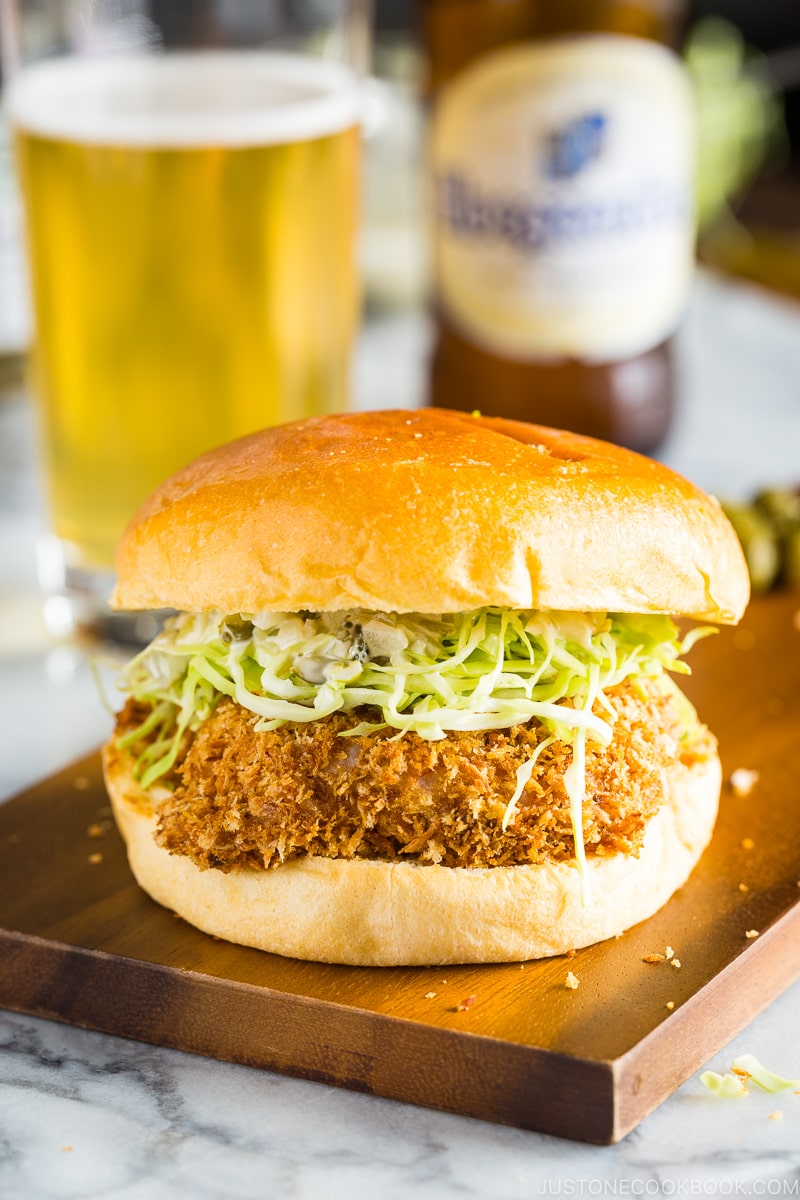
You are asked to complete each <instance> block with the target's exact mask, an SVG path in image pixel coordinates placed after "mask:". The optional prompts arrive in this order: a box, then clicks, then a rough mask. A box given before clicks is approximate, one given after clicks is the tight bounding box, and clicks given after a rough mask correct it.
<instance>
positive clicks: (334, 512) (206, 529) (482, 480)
mask: <svg viewBox="0 0 800 1200" xmlns="http://www.w3.org/2000/svg"><path fill="white" fill-rule="evenodd" d="M117 576H118V580H117V586H116V590H115V592H114V596H113V600H112V603H113V604H114V606H115V607H117V608H126V609H147V608H176V609H181V610H185V611H203V610H208V609H218V610H222V611H224V612H228V613H252V612H259V611H264V610H267V611H297V610H299V609H306V608H308V609H315V610H323V611H339V610H344V609H350V608H365V609H372V610H377V611H383V612H392V611H394V612H423V613H447V612H465V611H469V610H471V609H475V608H479V607H482V606H488V605H491V606H499V607H507V608H520V609H561V610H567V611H573V612H607V611H610V612H626V613H651V612H652V613H655V612H665V613H672V614H678V615H684V616H691V617H695V618H698V619H701V620H712V621H717V622H725V623H727V622H735V621H737V620H738V619H739V617H740V616H741V614H742V612H743V610H744V607H745V604H746V602H747V598H748V592H749V585H748V576H747V569H746V566H745V563H744V559H743V556H742V552H741V550H740V547H739V543H738V541H737V539H736V535H735V534H734V532H733V529H732V528H731V526H730V525H729V523H728V521H727V519H726V518H725V516H724V515H723V513H722V510H721V508H720V506H719V504H718V503H717V502H716V501H715V500H714V499H713V498H710V497H709V496H707V495H705V494H704V493H703V492H701V491H700V490H699V489H698V488H696V487H694V486H693V485H692V484H690V483H688V482H687V481H686V480H685V479H682V478H681V477H680V476H679V475H676V474H675V473H674V472H673V471H670V470H668V469H667V468H666V467H664V466H662V465H660V464H658V463H656V462H653V461H651V460H650V459H647V458H644V457H642V456H641V455H638V454H635V453H633V452H632V451H629V450H623V449H620V448H619V447H617V446H612V445H610V444H608V443H606V442H601V441H597V440H596V439H594V438H588V437H580V436H578V435H577V434H572V433H565V432H562V431H559V430H554V429H547V428H544V427H541V426H535V425H526V424H523V423H521V422H518V421H506V420H502V419H499V418H488V417H480V416H478V415H475V416H470V415H468V414H465V413H457V412H444V411H438V410H436V409H422V410H419V411H398V412H376V413H352V414H346V415H341V416H331V417H316V418H312V419H310V420H305V421H298V422H295V423H294V424H290V425H284V426H279V427H277V428H272V429H266V430H263V431H262V432H260V433H256V434H253V435H251V436H250V437H246V438H242V439H241V440H240V441H236V442H233V443H231V444H229V445H226V446H223V447H221V448H220V449H218V450H214V451H212V452H211V453H210V454H206V455H205V456H203V457H202V458H199V459H197V460H196V461H195V462H193V463H190V464H189V465H188V466H187V467H184V468H183V470H181V471H178V472H177V474H175V475H173V476H172V478H171V479H169V480H168V481H167V482H166V483H165V484H164V485H163V486H162V487H160V488H159V489H158V490H157V491H156V492H155V493H154V495H153V496H152V497H151V498H150V499H149V500H148V501H147V502H146V503H145V504H144V505H143V506H142V507H141V509H140V510H139V512H138V513H137V514H136V516H135V517H134V519H133V521H132V522H131V523H130V525H129V526H128V529H127V531H126V532H125V534H124V536H123V538H122V542H121V544H120V547H119V551H118V556H117ZM318 869H325V870H330V869H331V868H329V867H326V868H318V867H316V866H315V867H314V870H318ZM359 869H361V870H362V873H364V874H365V872H363V869H362V868H359ZM398 869H399V868H398ZM427 869H428V868H426V870H427ZM403 871H405V868H403V870H402V871H401V873H400V875H401V877H403V878H404V877H405V876H404V874H403ZM415 877H416V876H415V875H414V874H412V875H411V876H409V878H415ZM220 886H222V885H220Z"/></svg>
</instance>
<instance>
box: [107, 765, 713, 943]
mask: <svg viewBox="0 0 800 1200" xmlns="http://www.w3.org/2000/svg"><path fill="white" fill-rule="evenodd" d="M103 761H104V769H105V775H106V783H107V787H108V792H109V796H110V797H111V803H112V807H113V810H114V815H115V818H116V821H117V824H118V826H119V829H120V831H121V833H122V836H123V838H124V840H125V842H126V843H127V849H128V859H129V861H130V865H131V869H132V871H133V874H134V876H135V877H136V880H137V882H138V883H139V885H140V886H141V887H142V888H143V889H144V890H145V891H146V892H148V893H149V895H150V896H151V897H152V898H153V899H154V900H157V901H158V902H159V903H160V904H163V905H164V906H165V907H166V908H169V909H171V910H172V911H173V912H176V913H177V914H178V915H179V916H181V917H183V918H184V919H185V920H186V921H188V922H189V923H190V924H192V925H194V926H196V927H197V928H198V929H202V930H204V931H205V932H206V933H210V934H214V935H215V936H217V937H220V938H224V939H226V940H227V941H232V942H239V943H241V944H242V945H246V946H255V947H256V948H257V949H260V950H268V951H272V952H273V953H276V954H283V955H287V956H291V957H293V958H304V959H312V960H315V961H318V962H335V963H345V964H351V965H355V966H401V965H405V966H423V965H433V964H445V963H488V962H510V961H516V960H525V959H531V958H543V957H547V956H549V955H554V954H564V953H566V952H567V951H568V950H575V949H579V948H580V947H581V946H587V945H590V944H592V943H593V942H598V941H601V940H603V939H605V938H609V937H614V936H615V935H617V934H619V933H622V932H623V931H624V930H625V929H628V928H630V927H631V926H632V925H636V924H638V922H639V921H643V920H644V919H645V918H646V917H649V916H651V915H652V914H653V913H654V912H656V910H657V909H659V908H661V906H662V905H663V904H665V903H666V901H667V900H668V899H669V897H670V896H671V895H672V893H673V892H674V891H675V890H676V888H678V887H680V886H681V884H683V883H684V882H685V880H686V878H687V876H688V875H689V873H690V871H691V870H692V868H693V867H694V865H695V863H696V862H697V860H698V859H699V857H700V855H701V854H702V852H703V849H704V848H705V846H706V844H707V843H708V841H709V839H710V837H711V832H712V829H713V826H714V820H715V818H716V813H717V801H718V797H719V792H720V784H721V769H720V763H719V759H718V758H717V756H716V754H711V755H709V756H708V757H705V758H703V759H701V760H698V761H696V762H695V763H694V764H693V765H692V766H687V765H685V764H683V763H681V762H680V761H677V760H676V761H675V763H674V765H673V766H672V767H671V769H670V771H669V773H668V777H667V778H666V780H665V792H664V803H663V805H662V807H661V808H660V809H659V810H658V812H657V813H656V814H655V816H653V817H651V818H650V820H649V822H648V826H647V829H646V833H645V839H644V845H643V847H642V850H641V853H640V855H639V857H638V858H637V857H633V856H631V855H629V854H623V853H617V854H613V855H609V856H607V857H593V858H590V859H589V861H588V864H587V868H586V870H587V876H588V884H589V891H590V899H589V902H588V903H586V904H584V903H583V899H582V891H581V876H580V872H579V871H578V870H577V868H576V866H575V865H574V863H567V862H546V863H542V864H537V865H531V866H511V867H488V868H483V869H464V868H460V867H443V866H435V865H424V866H421V865H417V864H415V863H411V862H379V861H375V860H370V859H337V858H320V857H305V858H296V859H292V860H290V861H289V862H286V863H284V864H283V865H282V866H280V867H277V868H275V869H272V870H266V871H264V870H256V869H251V868H238V869H235V870H232V871H230V872H227V873H224V872H222V871H219V870H214V869H210V870H201V869H200V868H199V867H198V866H196V865H195V863H194V862H193V861H192V860H191V859H190V858H187V857H186V856H184V855H180V854H170V853H169V852H168V851H167V850H165V849H162V848H161V847H160V846H159V845H158V844H157V843H156V841H155V840H154V837H153V833H154V831H155V826H156V816H155V805H156V803H157V801H158V798H159V790H158V789H151V791H150V792H144V791H143V790H142V788H141V787H140V786H139V784H138V783H137V782H136V781H135V779H134V777H133V773H132V760H131V758H130V757H129V755H127V753H126V752H125V751H123V750H120V749H119V748H118V747H117V746H115V745H114V743H113V742H110V743H109V744H108V745H107V746H106V747H105V750H104V754H103Z"/></svg>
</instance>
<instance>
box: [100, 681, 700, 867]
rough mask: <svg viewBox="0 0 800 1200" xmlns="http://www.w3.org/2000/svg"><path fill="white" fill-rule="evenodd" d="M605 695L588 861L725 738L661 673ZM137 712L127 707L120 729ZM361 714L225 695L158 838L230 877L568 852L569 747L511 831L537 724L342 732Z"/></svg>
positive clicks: (593, 753)
mask: <svg viewBox="0 0 800 1200" xmlns="http://www.w3.org/2000/svg"><path fill="white" fill-rule="evenodd" d="M607 699H608V702H609V703H610V707H611V712H610V713H606V714H605V715H606V716H607V717H608V719H609V721H610V723H611V724H612V727H613V737H612V739H611V742H610V744H609V745H608V746H606V747H601V746H599V745H596V744H592V743H589V744H588V745H587V756H586V801H585V804H584V816H583V837H584V843H585V847H586V853H587V855H589V856H592V855H596V856H604V855H610V854H614V853H616V852H617V851H622V852H624V853H627V854H634V855H635V854H636V853H637V852H638V850H639V849H640V847H641V844H642V839H643V836H644V829H645V825H646V822H647V820H648V818H649V817H651V816H652V815H653V813H654V812H656V811H657V809H658V808H659V806H660V804H661V802H662V800H663V795H664V783H663V779H664V774H665V772H666V771H667V769H668V768H669V767H670V765H671V764H672V763H674V762H675V761H676V760H682V761H684V762H686V763H691V762H693V761H696V760H699V759H702V758H704V757H707V756H708V755H709V754H713V752H714V747H715V743H714V739H713V738H712V737H711V735H710V734H709V733H708V732H707V731H706V730H705V729H704V728H703V727H702V726H700V725H699V724H698V723H697V722H696V720H695V719H694V717H693V714H692V716H691V717H690V718H689V719H688V721H687V715H686V711H685V708H686V705H685V702H684V704H683V705H682V706H681V705H680V704H679V703H678V702H677V701H676V698H675V696H674V694H673V693H672V692H671V691H670V690H669V689H665V688H664V686H663V682H653V681H648V682H646V683H641V682H640V683H638V684H635V683H632V682H626V683H624V684H622V685H620V686H619V687H617V688H615V689H613V690H612V691H610V692H609V693H608V695H607ZM604 712H605V710H604ZM366 715H369V714H366ZM142 716H143V714H142V709H141V706H140V705H135V704H132V703H131V702H129V704H128V705H127V706H126V708H125V709H124V710H123V712H122V713H121V715H120V719H119V725H118V732H120V733H124V732H126V731H127V730H128V729H130V728H135V727H136V726H137V725H138V724H140V723H141V720H142ZM364 716H365V714H364V713H363V712H361V713H352V714H349V715H347V716H343V715H340V714H333V715H332V716H329V717H326V718H324V719H322V720H317V721H312V722H309V723H308V724H299V723H287V724H286V725H284V726H283V727H281V728H279V729H276V730H271V731H259V730H258V729H257V728H256V725H257V720H258V719H257V717H256V716H254V714H252V713H250V712H248V711H247V710H245V709H243V708H242V707H240V706H239V705H237V704H235V703H234V702H233V701H231V700H229V699H227V698H226V699H223V700H222V701H221V702H220V703H219V705H218V706H217V708H216V709H215V711H214V713H213V714H212V715H211V716H210V717H209V718H208V719H207V720H206V721H205V722H204V723H203V724H202V726H201V727H200V728H199V729H198V730H197V732H196V733H195V734H193V735H187V737H186V739H185V741H184V745H183V747H182V751H181V754H180V756H179V761H178V763H177V764H176V767H175V769H174V772H173V776H172V780H171V782H172V785H173V790H172V791H170V792H168V793H164V798H163V799H161V801H160V802H159V804H158V810H157V813H158V823H157V830H156V834H155V836H156V841H157V842H158V844H159V845H160V846H162V847H163V848H164V849H166V850H168V851H170V852H171V853H173V854H179V855H185V856H188V857H189V858H190V859H192V860H193V861H194V862H195V863H196V864H197V865H198V866H200V867H203V868H207V867H214V868H217V869H219V870H222V871H229V870H231V869H232V868H235V867H243V866H249V867H256V868H261V869H263V868H270V867H275V866H278V865H279V864H281V863H283V862H286V861H287V860H289V859H292V858H296V857H298V856H302V855H315V856H321V857H326V858H341V859H353V858H367V859H381V860H386V861H397V860H414V861H416V862H419V863H421V864H432V863H436V864H440V865H443V866H447V867H496V866H511V865H515V864H522V863H540V862H544V861H548V860H549V861H555V862H559V861H565V860H569V859H571V858H573V857H574V854H575V847H574V838H573V833H572V824H571V819H570V805H569V797H568V795H567V791H566V788H565V785H564V773H565V771H566V770H567V768H568V767H569V765H570V762H571V760H572V755H571V750H570V748H569V747H567V746H565V745H564V744H563V743H561V742H558V741H556V742H553V743H552V744H551V745H548V746H546V747H544V748H543V749H542V751H541V752H540V754H539V756H538V758H537V760H536V764H535V767H534V770H533V772H532V774H531V777H530V780H529V781H528V783H527V785H526V786H525V788H524V790H523V792H522V795H521V797H520V799H519V801H518V803H517V805H516V811H515V812H514V813H513V815H512V816H511V819H510V820H509V822H508V826H507V828H506V829H505V830H504V829H503V819H504V816H505V815H506V809H507V806H508V803H509V801H510V799H511V797H512V795H513V794H514V791H515V788H516V784H517V776H516V772H517V769H518V768H519V767H521V766H522V765H523V764H524V763H525V762H527V761H528V760H529V759H530V757H531V755H532V753H533V751H534V750H535V749H536V747H537V745H539V743H540V742H541V741H542V740H543V739H544V738H545V737H546V732H545V730H544V729H543V727H542V726H541V725H540V724H539V723H538V722H537V721H530V722H529V723H527V724H525V725H515V726H513V727H511V728H510V729H494V730H488V731H484V732H477V733H450V734H448V735H447V737H445V738H443V739H440V740H436V741H428V740H425V739H423V738H421V737H420V736H419V735H418V734H416V733H407V734H404V735H403V736H402V737H401V738H398V737H396V736H393V734H394V731H393V730H391V729H382V730H378V731H376V732H374V733H369V734H363V733H360V734H357V735H352V736H347V730H348V729H350V728H352V727H353V726H355V725H356V724H357V723H358V722H359V721H360V720H361V719H363V718H364Z"/></svg>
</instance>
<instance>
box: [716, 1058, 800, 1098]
mask: <svg viewBox="0 0 800 1200" xmlns="http://www.w3.org/2000/svg"><path fill="white" fill-rule="evenodd" d="M731 1070H732V1071H735V1072H736V1074H737V1075H739V1076H740V1077H742V1076H744V1077H746V1078H747V1079H752V1081H753V1083H755V1084H756V1085H757V1086H758V1087H760V1088H761V1090H762V1091H764V1092H785V1091H786V1090H787V1089H788V1088H798V1087H800V1079H784V1078H783V1076H782V1075H776V1074H775V1072H774V1071H770V1070H768V1068H767V1067H762V1065H761V1063H760V1062H759V1061H758V1059H757V1058H756V1056H755V1054H740V1055H739V1057H738V1058H735V1059H734V1060H733V1062H732V1063H731Z"/></svg>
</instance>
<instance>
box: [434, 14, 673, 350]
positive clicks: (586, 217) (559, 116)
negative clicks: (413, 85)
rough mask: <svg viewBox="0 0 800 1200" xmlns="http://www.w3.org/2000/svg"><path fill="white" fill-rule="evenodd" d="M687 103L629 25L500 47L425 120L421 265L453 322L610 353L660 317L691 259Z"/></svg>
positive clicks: (481, 337) (633, 346)
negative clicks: (425, 262) (429, 236)
mask: <svg viewBox="0 0 800 1200" xmlns="http://www.w3.org/2000/svg"><path fill="white" fill-rule="evenodd" d="M692 115H693V114H692V101H691V95H690V93H689V89H688V85H687V83H686V80H685V77H684V74H683V71H682V68H681V66H680V62H679V60H678V59H677V58H676V57H675V56H674V55H673V54H671V53H670V51H669V50H666V49H665V48H664V47H662V46H659V45H656V44H655V43H651V42H646V41H643V40H641V39H639V38H629V37H620V36H612V35H592V36H581V37H574V38H563V39H560V38H559V39H554V40H553V41H549V42H537V43H535V44H530V45H528V44H522V45H518V46H510V47H507V48H504V49H502V50H499V51H496V52H494V53H492V54H490V55H488V56H487V57H486V58H483V59H480V60H479V61H478V62H477V63H475V64H474V65H472V66H471V67H469V68H468V69H467V70H466V71H465V72H463V73H462V74H461V75H460V76H458V77H457V79H456V80H454V81H453V83H451V84H450V85H449V86H448V87H447V88H446V89H445V91H444V92H443V94H442V96H441V98H440V100H439V102H438V104H437V109H436V113H435V117H434V121H433V128H432V133H431V155H432V166H433V180H434V189H435V194H434V197H433V210H434V223H435V237H434V244H435V254H436V277H437V288H438V292H439V299H440V303H441V304H442V306H443V309H444V311H445V313H446V314H447V315H448V316H449V317H450V319H451V320H452V321H453V323H454V324H455V325H456V326H457V327H459V328H460V329H461V330H462V331H463V332H464V334H465V335H466V336H469V337H471V338H473V340H475V341H476V342H478V343H479V344H482V345H483V346H485V347H486V348H487V349H489V350H493V351H494V352H496V353H498V354H501V355H506V356H508V357H512V358H519V359H560V358H565V357H570V358H580V359H584V360H594V361H599V362H603V361H611V360H614V359H619V358H628V357H632V356H633V355H636V354H639V353H644V352H645V351H646V350H649V349H651V348H652V347H653V346H656V345H658V344H659V343H660V342H662V341H664V340H665V339H666V338H667V337H669V336H670V334H671V333H672V332H673V331H674V329H675V327H676V325H677V323H678V321H679V319H680V316H681V312H682V310H683V307H684V305H685V302H686V296H687V291H688V286H689V281H690V278H691V273H692V267H693V250H694V223H693V202H692V201H693V148H694V126H693V120H692Z"/></svg>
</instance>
